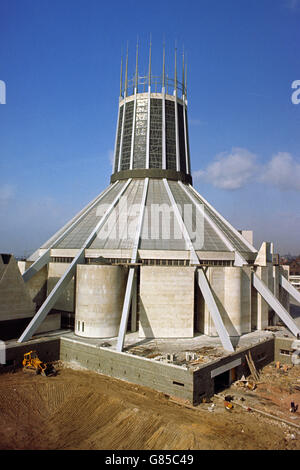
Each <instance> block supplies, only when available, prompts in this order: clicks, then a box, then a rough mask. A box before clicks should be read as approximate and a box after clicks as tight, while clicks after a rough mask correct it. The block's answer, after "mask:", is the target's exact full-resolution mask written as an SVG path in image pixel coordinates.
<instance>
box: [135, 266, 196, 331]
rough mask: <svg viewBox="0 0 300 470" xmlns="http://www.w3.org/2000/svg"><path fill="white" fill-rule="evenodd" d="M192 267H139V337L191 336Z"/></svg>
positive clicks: (192, 317) (192, 328) (193, 270)
mask: <svg viewBox="0 0 300 470" xmlns="http://www.w3.org/2000/svg"><path fill="white" fill-rule="evenodd" d="M194 283H195V268H192V267H171V266H168V267H165V266H142V268H141V277H140V324H139V336H140V337H141V338H144V337H146V338H176V337H177V338H191V337H193V335H194Z"/></svg>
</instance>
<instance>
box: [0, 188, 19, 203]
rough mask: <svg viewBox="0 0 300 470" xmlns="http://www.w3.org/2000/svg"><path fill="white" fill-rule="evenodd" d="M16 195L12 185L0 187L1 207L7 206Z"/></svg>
mask: <svg viewBox="0 0 300 470" xmlns="http://www.w3.org/2000/svg"><path fill="white" fill-rule="evenodd" d="M14 195H15V187H14V186H12V185H11V184H3V185H2V186H0V206H5V205H6V204H8V202H10V201H11V200H12V199H13V198H14Z"/></svg>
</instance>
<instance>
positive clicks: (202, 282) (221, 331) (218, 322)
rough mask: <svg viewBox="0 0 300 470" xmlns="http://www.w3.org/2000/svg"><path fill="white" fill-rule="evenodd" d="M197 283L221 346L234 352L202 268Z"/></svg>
mask: <svg viewBox="0 0 300 470" xmlns="http://www.w3.org/2000/svg"><path fill="white" fill-rule="evenodd" d="M198 283H199V287H200V290H201V292H202V295H203V297H204V300H205V302H206V304H207V307H208V310H209V312H210V314H211V316H212V319H213V321H214V324H215V327H216V330H217V332H218V335H219V337H220V340H221V342H222V345H223V348H224V349H225V350H226V351H230V352H234V347H233V346H232V343H231V340H230V336H229V334H228V331H227V330H226V328H225V325H224V323H223V320H222V317H221V314H220V312H219V309H218V306H217V304H216V301H215V299H214V296H213V293H212V291H211V289H210V286H209V283H208V280H207V278H206V275H205V273H204V271H203V269H202V268H201V269H199V270H198Z"/></svg>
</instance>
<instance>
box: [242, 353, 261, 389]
mask: <svg viewBox="0 0 300 470" xmlns="http://www.w3.org/2000/svg"><path fill="white" fill-rule="evenodd" d="M245 357H246V361H247V364H248V367H249V370H250V373H251V376H252V378H253V380H254V381H255V382H259V373H258V372H257V370H256V367H255V364H254V362H253V359H252V356H251V352H250V351H249V353H248V355H247V354H246V356H245Z"/></svg>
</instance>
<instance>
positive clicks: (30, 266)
mask: <svg viewBox="0 0 300 470" xmlns="http://www.w3.org/2000/svg"><path fill="white" fill-rule="evenodd" d="M123 68H125V73H124V71H123ZM181 68H182V80H181V81H179V80H178V78H177V75H178V71H177V59H176V52H175V72H174V77H173V78H172V79H171V78H170V77H168V76H167V75H166V73H165V52H164V53H163V64H162V74H161V76H154V75H152V70H151V46H150V54H149V70H148V74H147V76H141V75H140V74H139V72H138V48H137V52H136V66H135V73H134V76H133V78H132V79H129V78H128V52H127V55H126V63H125V67H123V66H122V64H121V80H120V96H119V106H118V119H117V126H116V138H115V151H114V164H113V171H112V175H111V179H110V184H109V185H108V187H107V188H106V189H105V190H104V191H103V192H102V193H101V194H100V195H98V196H97V197H96V198H95V199H94V200H93V201H91V202H90V203H89V204H88V205H87V206H86V207H85V208H84V209H82V210H81V211H80V212H79V213H78V214H77V215H76V216H75V217H74V218H73V219H72V220H70V221H69V222H68V223H67V224H66V225H65V226H64V227H63V228H62V229H61V230H59V231H58V232H57V233H56V234H55V235H53V236H52V237H51V238H50V239H49V240H48V241H47V242H46V243H44V244H43V245H42V246H41V247H40V248H39V249H38V250H37V251H36V252H35V253H34V254H33V255H32V256H31V257H30V258H29V259H28V260H27V261H23V262H19V267H20V269H21V272H22V273H23V276H22V278H23V279H21V281H22V282H23V284H24V285H23V286H22V288H23V289H24V290H26V291H27V293H26V309H24V311H23V315H24V317H26V318H27V322H28V324H27V326H26V328H24V331H23V332H22V333H21V335H20V337H19V340H18V341H19V342H20V343H24V342H26V341H29V340H30V339H31V338H32V336H33V335H34V334H36V333H37V332H38V331H40V330H39V329H40V328H43V325H44V330H45V328H46V329H47V327H46V325H47V324H46V323H45V322H48V328H49V329H51V328H52V329H53V330H55V329H59V328H60V325H61V321H63V322H64V321H65V319H69V320H71V321H72V325H74V333H75V335H76V337H78V338H99V339H105V338H117V341H116V343H115V344H116V346H115V350H116V351H119V352H121V351H122V350H123V349H124V347H125V346H126V335H127V334H128V333H130V332H136V335H137V338H139V339H140V340H142V339H151V338H164V339H173V340H174V339H178V338H181V339H182V338H187V339H188V338H194V337H195V336H196V335H200V334H204V335H207V336H209V337H214V336H218V337H219V338H220V340H221V343H222V346H223V348H224V350H225V351H227V352H228V353H233V352H234V339H236V338H239V337H241V336H243V335H246V334H249V333H251V332H253V331H256V330H263V329H265V328H266V327H268V325H272V324H275V323H276V322H277V321H278V319H279V320H280V321H281V322H283V323H284V325H286V326H287V328H288V329H289V330H290V331H291V332H292V334H293V335H295V336H297V335H298V334H299V333H300V330H299V328H298V326H297V325H296V323H295V322H294V320H293V319H292V317H291V316H290V314H289V295H292V296H295V295H296V294H295V292H297V291H296V289H294V288H293V287H292V286H291V285H290V284H289V282H288V280H287V278H288V272H287V271H286V270H285V268H284V267H282V266H280V265H279V261H278V256H276V255H275V254H274V253H273V245H272V243H269V242H264V243H263V244H262V246H261V247H260V248H259V250H257V249H256V248H255V247H254V245H253V239H252V232H251V231H247V230H245V231H243V230H242V231H240V230H237V229H236V228H234V227H233V226H232V225H231V224H230V223H229V222H228V221H227V220H226V219H225V218H224V217H223V216H222V215H221V214H219V213H218V211H217V210H216V209H215V208H214V207H213V206H212V205H211V204H210V203H209V202H208V201H206V200H205V199H204V197H203V196H202V195H201V194H199V193H198V192H197V191H196V190H195V189H194V187H193V183H192V173H191V159H190V149H189V134H188V113H187V104H188V101H187V80H186V65H185V63H184V57H183V63H182V67H181V64H180V69H181ZM123 75H124V76H125V77H124V80H123ZM6 262H8V261H7V260H6ZM11 262H12V263H13V262H15V261H14V260H13V259H12V260H11ZM4 265H5V260H4V262H3V263H2V264H1V259H0V272H1V269H3V266H4ZM3 281H4V278H3V279H2V281H1V280H0V289H1V282H2V284H3V286H4V282H3ZM21 281H20V279H19V284H20V282H21ZM3 288H4V289H5V286H4V287H3ZM297 294H298V296H299V293H297ZM298 300H299V299H298ZM33 302H35V305H36V311H34V309H33V307H32V303H33ZM2 308H3V307H2V305H1V306H0V309H2ZM0 311H1V310H0ZM29 313H30V314H29ZM18 314H19V313H18ZM30 317H31V319H30ZM3 318H4V317H3ZM8 318H9V316H6V317H5V319H6V320H7V319H8ZM10 318H11V320H14V319H15V318H17V317H10ZM51 325H52V326H51Z"/></svg>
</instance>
